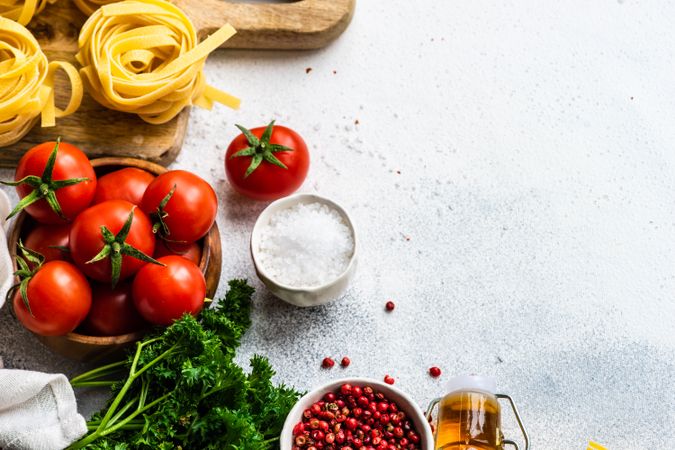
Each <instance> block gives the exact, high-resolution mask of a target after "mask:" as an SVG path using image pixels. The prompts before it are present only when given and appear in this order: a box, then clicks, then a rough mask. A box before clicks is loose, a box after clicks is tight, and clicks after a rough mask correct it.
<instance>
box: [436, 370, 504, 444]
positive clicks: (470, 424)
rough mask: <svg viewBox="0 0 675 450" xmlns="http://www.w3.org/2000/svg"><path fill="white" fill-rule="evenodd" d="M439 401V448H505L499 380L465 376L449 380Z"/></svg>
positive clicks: (437, 429) (437, 441) (437, 427)
mask: <svg viewBox="0 0 675 450" xmlns="http://www.w3.org/2000/svg"><path fill="white" fill-rule="evenodd" d="M448 391H449V393H448V394H447V395H446V396H445V397H443V399H442V400H441V401H440V403H439V405H438V422H437V425H436V450H502V448H503V447H502V440H503V436H502V426H501V410H500V406H499V402H498V401H497V397H496V396H495V394H494V391H495V382H494V380H492V379H490V378H487V377H478V376H462V377H456V378H453V379H452V380H451V381H450V383H449V384H448Z"/></svg>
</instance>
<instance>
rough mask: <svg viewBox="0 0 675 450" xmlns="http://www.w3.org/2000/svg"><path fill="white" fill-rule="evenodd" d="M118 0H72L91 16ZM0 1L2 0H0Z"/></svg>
mask: <svg viewBox="0 0 675 450" xmlns="http://www.w3.org/2000/svg"><path fill="white" fill-rule="evenodd" d="M117 1H119V0H73V2H74V3H75V6H77V8H78V9H79V10H80V11H82V12H83V13H84V14H86V15H88V16H91V15H92V14H93V13H94V11H96V10H97V9H98V8H100V7H101V6H103V5H107V4H108V3H115V2H117ZM0 2H2V0H0Z"/></svg>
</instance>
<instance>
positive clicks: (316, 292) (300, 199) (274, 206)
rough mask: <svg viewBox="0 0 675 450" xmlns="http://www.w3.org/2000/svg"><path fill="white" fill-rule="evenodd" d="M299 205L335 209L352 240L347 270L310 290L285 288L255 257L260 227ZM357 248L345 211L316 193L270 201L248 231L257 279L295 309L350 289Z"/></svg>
mask: <svg viewBox="0 0 675 450" xmlns="http://www.w3.org/2000/svg"><path fill="white" fill-rule="evenodd" d="M298 203H306V204H307V203H321V204H324V205H327V206H329V207H330V208H332V209H334V210H335V211H337V212H338V214H340V216H342V219H343V220H344V221H345V224H346V225H347V227H348V228H349V230H350V231H351V233H352V237H353V238H354V251H353V253H352V257H351V260H350V261H349V264H348V265H347V268H346V269H345V270H344V271H343V272H342V273H341V274H340V275H339V276H338V277H337V278H336V279H335V280H333V281H331V282H329V283H326V284H322V285H319V286H311V287H293V286H288V285H286V284H283V283H280V282H278V281H276V280H274V279H273V278H272V277H270V276H269V275H268V274H267V273H266V272H265V269H264V267H262V265H261V264H260V258H259V255H258V254H259V251H260V233H261V230H262V228H263V226H265V225H267V224H268V223H269V221H270V218H271V217H272V215H274V213H276V212H277V211H280V210H282V209H287V208H291V207H293V206H295V205H297V204H298ZM357 248H358V243H357V239H356V230H355V229H354V224H353V223H352V221H351V219H350V218H349V215H348V214H347V212H346V211H345V210H344V209H343V208H342V207H341V206H340V205H338V204H337V203H335V202H334V201H332V200H330V199H327V198H325V197H321V196H319V195H315V194H295V195H291V196H289V197H284V198H282V199H279V200H276V201H275V202H272V203H271V204H270V205H269V206H268V207H267V208H265V209H264V210H263V212H262V213H260V216H258V220H256V222H255V225H254V226H253V231H252V232H251V257H252V258H253V265H254V266H255V271H256V273H257V274H258V278H260V280H261V281H262V282H263V283H264V284H265V286H267V288H268V289H269V290H270V291H271V292H272V293H273V294H274V295H276V296H277V297H279V298H280V299H282V300H284V301H286V302H288V303H290V304H292V305H295V306H303V307H308V306H318V305H323V304H325V303H328V302H330V301H331V300H335V299H336V298H338V297H340V296H341V295H342V294H343V293H344V292H345V290H346V289H347V287H348V286H349V282H350V281H351V279H352V278H353V276H354V272H355V271H356V254H357Z"/></svg>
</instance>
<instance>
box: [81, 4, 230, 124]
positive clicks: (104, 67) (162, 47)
mask: <svg viewBox="0 0 675 450" xmlns="http://www.w3.org/2000/svg"><path fill="white" fill-rule="evenodd" d="M235 32H236V31H235V30H234V28H232V27H231V26H230V25H225V26H223V27H222V28H221V29H220V30H218V31H216V32H215V33H213V34H212V35H211V36H209V37H208V38H206V39H205V40H204V41H203V42H202V43H201V44H200V43H199V41H198V38H197V32H196V30H195V28H194V26H193V25H192V22H190V20H189V19H188V18H187V16H186V15H185V14H184V13H183V12H182V11H181V10H180V9H179V8H177V7H176V6H174V5H172V4H171V3H169V2H166V1H164V0H126V1H122V2H119V3H113V4H109V5H104V6H102V7H101V8H99V9H98V10H96V11H95V12H94V13H93V14H92V15H91V16H90V17H89V20H87V22H86V23H85V24H84V26H83V27H82V30H81V32H80V38H79V47H80V51H79V53H78V54H77V60H78V61H79V62H80V64H81V65H82V69H81V70H80V74H81V75H82V79H83V81H84V84H85V86H86V87H87V91H88V92H89V93H90V94H91V96H92V97H93V98H94V99H96V101H98V102H99V103H100V104H102V105H103V106H105V107H107V108H110V109H114V110H117V111H122V112H128V113H134V114H138V115H139V116H140V117H141V118H142V119H143V120H144V121H146V122H148V123H152V124H161V123H166V122H168V121H170V120H171V119H173V118H174V117H175V116H176V115H177V114H178V113H180V112H181V111H182V110H183V108H185V107H186V106H190V105H197V106H201V107H204V108H207V109H211V107H212V106H213V103H214V102H219V103H223V104H225V105H228V106H230V107H232V108H236V107H238V106H239V100H238V99H236V98H234V97H232V96H231V95H229V94H226V93H224V92H221V91H219V90H217V89H215V88H213V87H211V86H209V85H207V84H206V82H205V78H204V73H203V71H202V69H203V68H204V62H205V61H206V57H207V56H208V54H209V53H210V52H211V51H213V50H215V49H216V48H218V47H219V46H220V45H221V44H222V43H223V42H225V41H226V40H227V39H229V38H230V37H231V36H232V35H234V33H235Z"/></svg>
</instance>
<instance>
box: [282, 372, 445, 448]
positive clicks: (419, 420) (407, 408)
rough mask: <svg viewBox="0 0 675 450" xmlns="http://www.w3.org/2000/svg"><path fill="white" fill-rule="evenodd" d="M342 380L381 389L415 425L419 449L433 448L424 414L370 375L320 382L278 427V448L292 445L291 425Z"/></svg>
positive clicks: (332, 390)
mask: <svg viewBox="0 0 675 450" xmlns="http://www.w3.org/2000/svg"><path fill="white" fill-rule="evenodd" d="M345 383H349V384H351V385H352V386H361V387H363V386H366V385H367V386H371V387H372V388H373V389H374V390H375V391H378V392H382V393H383V394H384V396H385V397H387V399H389V400H391V401H395V402H396V403H397V404H398V406H399V409H400V410H401V411H403V412H404V413H406V415H407V416H408V417H409V418H410V420H412V422H413V424H414V425H415V429H416V430H417V432H418V433H419V435H420V444H421V447H422V450H433V449H434V435H433V432H432V431H431V426H430V425H429V422H427V419H426V418H425V417H424V413H423V412H422V410H421V409H420V407H419V406H417V403H415V402H414V401H413V400H412V399H411V398H410V397H409V396H408V395H407V394H406V393H404V392H403V391H401V390H400V389H398V388H395V387H394V386H391V385H389V384H386V383H383V382H381V381H376V380H371V379H369V378H344V379H342V380H335V381H331V382H329V383H326V384H324V385H321V386H319V387H317V388H315V389H313V390H311V391H310V392H309V393H308V394H306V395H305V396H304V397H302V398H301V399H300V400H298V403H296V404H295V406H294V407H293V409H291V412H290V413H288V416H287V417H286V421H285V422H284V428H283V429H282V430H281V436H280V438H279V439H280V441H279V446H280V450H291V449H292V447H293V428H294V427H295V425H296V424H297V423H298V422H300V421H301V420H302V413H303V412H304V411H305V410H306V409H307V408H309V407H310V406H311V405H312V404H313V403H314V402H317V401H319V400H321V399H322V398H323V396H324V395H326V394H327V393H328V392H337V391H338V390H339V389H340V386H342V385H343V384H345Z"/></svg>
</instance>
